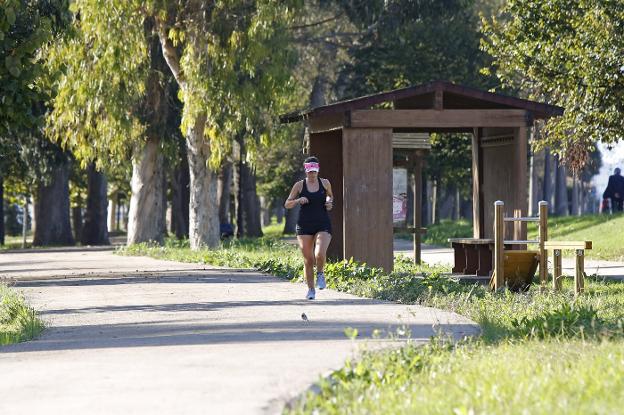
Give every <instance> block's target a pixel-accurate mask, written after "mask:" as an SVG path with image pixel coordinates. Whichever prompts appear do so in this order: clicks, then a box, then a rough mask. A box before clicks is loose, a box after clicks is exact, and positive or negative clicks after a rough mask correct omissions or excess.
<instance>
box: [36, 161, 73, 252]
mask: <svg viewBox="0 0 624 415" xmlns="http://www.w3.org/2000/svg"><path fill="white" fill-rule="evenodd" d="M51 179H52V180H51V182H50V183H49V184H47V185H46V184H43V183H39V184H38V185H37V196H36V199H35V218H36V227H35V231H34V238H33V245H39V246H46V245H73V244H74V237H73V235H72V230H71V224H70V220H69V166H68V165H67V164H62V165H60V166H57V167H55V168H54V169H53V170H52V173H51ZM26 215H28V213H27V212H26Z"/></svg>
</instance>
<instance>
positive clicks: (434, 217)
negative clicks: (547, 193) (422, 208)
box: [431, 180, 438, 224]
mask: <svg viewBox="0 0 624 415" xmlns="http://www.w3.org/2000/svg"><path fill="white" fill-rule="evenodd" d="M437 210H438V181H437V180H434V181H433V185H432V186H431V223H432V224H435V223H437V222H438V212H437Z"/></svg>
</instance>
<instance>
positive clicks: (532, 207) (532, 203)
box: [527, 127, 537, 216]
mask: <svg viewBox="0 0 624 415" xmlns="http://www.w3.org/2000/svg"><path fill="white" fill-rule="evenodd" d="M534 131H535V127H533V128H532V129H531V140H530V141H529V146H531V145H532V144H533V140H534V139H535V138H534ZM535 179H536V176H535V152H534V151H533V149H532V148H530V147H529V211H528V212H527V213H528V215H529V216H533V215H534V214H535V213H534V212H536V208H537V201H536V200H535V199H536V198H535V196H536V195H537V192H536V188H537V182H536V180H535Z"/></svg>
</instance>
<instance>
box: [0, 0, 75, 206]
mask: <svg viewBox="0 0 624 415" xmlns="http://www.w3.org/2000/svg"><path fill="white" fill-rule="evenodd" d="M66 10H67V2H66V1H65V0H47V1H43V0H29V1H20V0H4V1H2V2H1V3H0V96H1V97H2V99H0V174H1V175H2V176H4V177H5V178H6V177H10V179H8V180H7V181H6V182H5V185H6V187H7V191H8V193H9V194H11V193H15V192H26V187H27V185H28V182H29V181H30V179H32V178H33V177H38V174H37V172H35V173H33V169H31V167H32V161H33V160H34V161H36V162H37V166H38V167H39V168H41V169H45V167H46V166H45V163H44V162H45V161H50V160H49V159H48V157H47V156H48V155H49V154H47V153H46V151H45V148H44V147H45V145H44V144H42V143H41V134H40V132H39V127H40V124H41V117H42V115H43V114H44V112H45V107H44V106H43V101H44V100H45V99H47V98H48V97H49V94H50V90H49V88H47V85H46V84H45V82H44V79H45V74H46V71H45V67H44V65H43V63H42V58H41V49H42V48H43V47H44V46H45V45H46V43H47V42H49V41H50V40H51V39H52V37H53V36H54V35H55V34H56V33H58V32H59V31H60V30H62V29H63V28H64V25H65V23H66V18H67V16H66ZM53 153H54V152H53ZM52 157H54V154H52ZM29 176H30V177H29Z"/></svg>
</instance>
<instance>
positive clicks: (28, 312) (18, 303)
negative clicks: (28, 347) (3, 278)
mask: <svg viewBox="0 0 624 415" xmlns="http://www.w3.org/2000/svg"><path fill="white" fill-rule="evenodd" d="M43 328H44V325H43V322H42V321H41V320H40V319H39V317H38V316H37V313H36V312H35V310H34V309H32V308H31V307H28V306H27V305H26V304H25V302H24V298H23V297H22V296H21V295H19V294H17V293H16V292H15V291H13V290H11V289H10V288H9V287H7V286H6V285H4V284H0V345H6V344H11V343H18V342H22V341H26V340H31V339H33V338H35V337H37V336H38V335H39V334H40V333H41V331H42V330H43Z"/></svg>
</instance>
